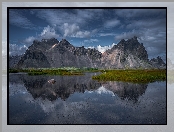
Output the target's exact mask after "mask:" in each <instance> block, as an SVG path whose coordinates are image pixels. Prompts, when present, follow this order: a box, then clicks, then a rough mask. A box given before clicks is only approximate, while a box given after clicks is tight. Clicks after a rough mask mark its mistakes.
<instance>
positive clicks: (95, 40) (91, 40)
mask: <svg viewBox="0 0 174 132" xmlns="http://www.w3.org/2000/svg"><path fill="white" fill-rule="evenodd" d="M94 42H99V40H98V39H89V40H88V39H86V40H84V43H94Z"/></svg>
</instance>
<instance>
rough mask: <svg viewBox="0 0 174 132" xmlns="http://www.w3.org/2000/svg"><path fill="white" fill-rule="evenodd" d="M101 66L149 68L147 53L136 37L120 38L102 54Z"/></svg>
mask: <svg viewBox="0 0 174 132" xmlns="http://www.w3.org/2000/svg"><path fill="white" fill-rule="evenodd" d="M102 67H105V68H120V69H122V68H151V65H150V64H149V61H148V54H147V51H146V50H145V47H144V46H143V44H140V43H139V42H138V40H137V37H134V38H132V39H128V40H127V41H125V40H124V39H123V40H121V41H120V42H119V43H118V44H117V45H115V46H114V47H113V48H112V49H109V50H107V51H106V52H105V53H104V54H103V56H102Z"/></svg>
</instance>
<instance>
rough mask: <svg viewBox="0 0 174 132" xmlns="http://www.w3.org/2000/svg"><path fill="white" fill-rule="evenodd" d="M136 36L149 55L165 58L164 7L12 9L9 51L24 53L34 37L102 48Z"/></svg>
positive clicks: (11, 53) (12, 53)
mask: <svg viewBox="0 0 174 132" xmlns="http://www.w3.org/2000/svg"><path fill="white" fill-rule="evenodd" d="M133 36H137V37H138V40H139V42H141V43H143V44H144V46H145V48H146V50H147V52H148V55H149V59H151V58H153V57H157V56H161V57H162V58H163V60H164V61H165V58H166V10H165V9H149V8H148V9H113V8H110V9H102V8H101V9H41V8H40V9H39V8H38V9H10V10H9V48H10V55H16V54H23V53H24V52H25V50H26V49H27V47H28V46H30V45H31V44H32V42H33V40H35V39H37V40H41V39H43V38H45V39H48V38H52V37H54V38H56V39H58V40H59V41H60V40H62V39H63V38H65V39H67V40H68V41H69V42H70V43H71V44H73V45H74V46H84V47H86V48H87V47H90V48H96V49H98V50H99V51H100V52H104V51H105V50H106V49H109V48H111V47H112V46H113V45H114V44H117V43H118V42H119V41H120V40H121V39H129V38H132V37H133Z"/></svg>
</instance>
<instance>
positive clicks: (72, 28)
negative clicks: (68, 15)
mask: <svg viewBox="0 0 174 132" xmlns="http://www.w3.org/2000/svg"><path fill="white" fill-rule="evenodd" d="M62 30H63V32H64V35H63V36H64V37H75V38H87V37H89V36H90V32H89V31H80V27H79V26H77V25H76V24H72V25H71V24H68V23H64V24H63V27H62Z"/></svg>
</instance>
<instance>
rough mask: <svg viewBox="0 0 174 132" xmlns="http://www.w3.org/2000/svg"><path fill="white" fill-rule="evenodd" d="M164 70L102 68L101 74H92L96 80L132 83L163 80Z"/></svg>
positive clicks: (164, 78)
mask: <svg viewBox="0 0 174 132" xmlns="http://www.w3.org/2000/svg"><path fill="white" fill-rule="evenodd" d="M166 76H167V75H166V70H160V69H153V70H103V71H102V74H100V75H97V76H93V77H92V79H95V80H98V81H124V82H133V83H148V82H154V81H165V80H166Z"/></svg>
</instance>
